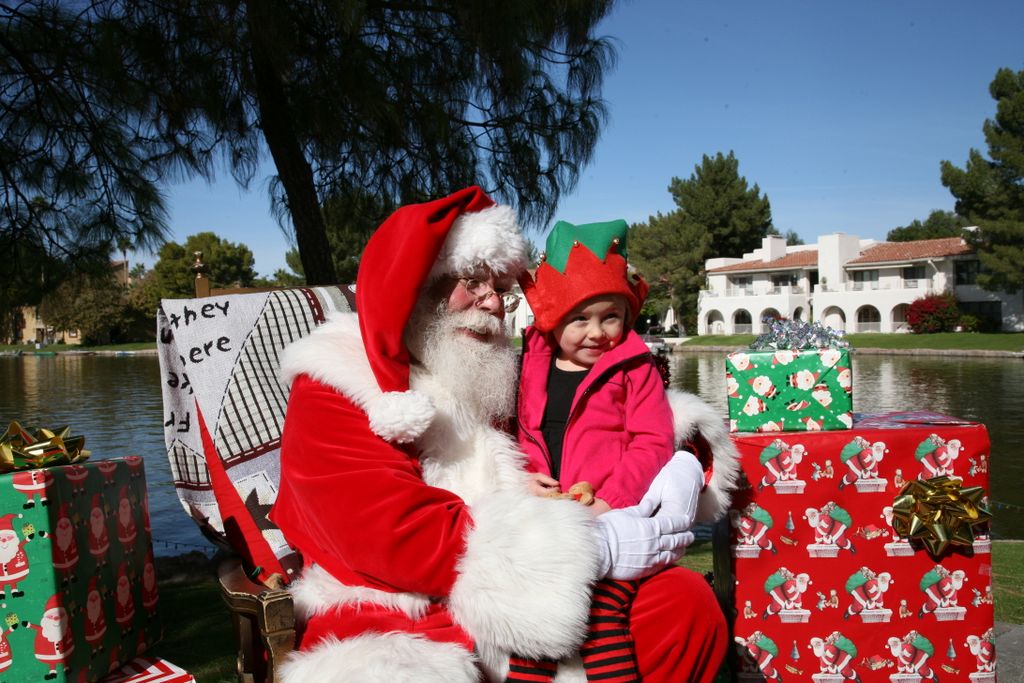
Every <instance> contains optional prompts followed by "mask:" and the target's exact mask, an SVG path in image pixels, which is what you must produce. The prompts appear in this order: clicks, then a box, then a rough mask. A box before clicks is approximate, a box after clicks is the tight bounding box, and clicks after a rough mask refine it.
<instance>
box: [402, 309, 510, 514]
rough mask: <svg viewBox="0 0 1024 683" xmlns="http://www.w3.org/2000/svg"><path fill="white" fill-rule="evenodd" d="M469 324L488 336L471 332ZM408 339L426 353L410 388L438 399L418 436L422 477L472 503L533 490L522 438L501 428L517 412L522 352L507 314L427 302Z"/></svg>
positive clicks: (419, 352)
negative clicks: (504, 319)
mask: <svg viewBox="0 0 1024 683" xmlns="http://www.w3.org/2000/svg"><path fill="white" fill-rule="evenodd" d="M464 328H468V329H470V330H473V331H475V332H477V333H481V334H485V335H486V336H487V339H485V340H479V339H475V338H472V337H469V336H467V335H466V334H464V333H463V332H461V331H460V330H461V329H464ZM409 330H410V333H409V335H408V339H407V343H408V346H409V349H410V351H411V352H412V353H413V355H414V356H415V357H417V358H419V359H420V363H419V364H414V365H413V366H412V367H411V370H410V378H409V384H410V388H412V389H414V390H416V391H420V392H423V393H424V394H427V395H428V396H430V397H431V399H432V400H433V402H434V406H435V407H436V409H437V414H436V416H435V417H434V420H433V422H432V423H431V425H430V427H429V429H427V431H426V432H425V433H424V434H423V435H422V436H421V437H420V438H419V439H417V441H416V445H417V446H418V447H419V451H420V463H421V465H422V467H423V478H424V481H426V482H427V483H428V484H430V485H431V486H437V487H440V488H444V489H446V490H449V491H452V492H453V493H455V494H457V495H458V496H459V497H461V498H462V499H463V500H465V501H466V502H467V503H469V504H472V503H473V502H474V501H475V500H478V499H479V498H480V497H481V496H488V495H493V494H494V493H496V492H498V491H503V490H509V489H519V490H522V491H524V492H525V490H526V475H525V473H524V470H523V456H522V454H521V452H520V451H519V449H518V448H517V446H516V444H515V441H514V440H513V439H512V438H511V437H509V436H508V435H507V434H505V433H503V432H501V431H499V430H498V429H495V428H494V426H493V425H494V424H495V422H498V421H501V420H504V419H506V418H509V417H511V416H512V415H513V414H514V412H515V397H516V364H517V357H516V352H515V350H514V349H512V348H511V346H510V345H509V343H508V338H507V337H506V336H505V333H504V328H503V326H502V323H501V321H500V320H498V319H497V318H495V317H494V316H491V315H488V314H487V313H484V312H483V311H479V310H476V309H471V310H468V311H462V312H458V313H449V312H447V311H446V310H445V309H444V305H443V304H442V305H441V306H437V305H431V304H430V303H421V304H420V306H419V307H418V308H417V310H416V311H415V312H414V313H413V316H412V319H411V321H410V325H409Z"/></svg>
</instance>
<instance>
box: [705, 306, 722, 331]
mask: <svg viewBox="0 0 1024 683" xmlns="http://www.w3.org/2000/svg"><path fill="white" fill-rule="evenodd" d="M705 334H725V318H724V317H723V316H722V312H721V311H708V316H707V323H706V326H705Z"/></svg>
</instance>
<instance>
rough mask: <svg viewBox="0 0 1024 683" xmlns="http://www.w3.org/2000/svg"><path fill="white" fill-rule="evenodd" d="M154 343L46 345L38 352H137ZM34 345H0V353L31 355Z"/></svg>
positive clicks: (152, 346)
mask: <svg viewBox="0 0 1024 683" xmlns="http://www.w3.org/2000/svg"><path fill="white" fill-rule="evenodd" d="M155 348H156V342H130V343H128V344H100V345H98V346H83V345H77V344H47V345H45V346H43V347H42V348H41V349H38V350H40V351H55V352H56V353H64V352H65V351H139V350H142V349H155ZM36 350H37V349H36V346H35V344H0V351H22V352H24V353H32V352H34V351H36Z"/></svg>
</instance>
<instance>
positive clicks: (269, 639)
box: [217, 557, 295, 683]
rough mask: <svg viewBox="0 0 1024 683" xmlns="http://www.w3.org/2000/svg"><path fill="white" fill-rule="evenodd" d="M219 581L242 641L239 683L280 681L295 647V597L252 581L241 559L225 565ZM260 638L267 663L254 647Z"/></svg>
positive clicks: (222, 567)
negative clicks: (286, 658)
mask: <svg viewBox="0 0 1024 683" xmlns="http://www.w3.org/2000/svg"><path fill="white" fill-rule="evenodd" d="M217 578H218V581H219V583H220V592H221V597H222V598H223V599H224V602H225V604H227V606H228V609H229V610H231V615H232V618H233V619H234V622H235V629H236V631H237V634H238V638H239V645H240V649H239V653H238V675H239V681H242V682H243V683H246V682H248V681H259V680H267V681H276V680H278V679H277V675H276V671H277V669H278V666H279V665H280V663H281V661H282V659H283V658H284V656H285V655H287V654H288V653H289V652H291V651H292V650H293V649H294V647H295V611H294V605H293V604H292V595H291V593H289V592H288V591H286V590H281V589H275V588H268V587H266V586H264V585H262V584H260V583H256V582H255V581H253V580H251V579H250V578H249V577H248V576H247V575H246V573H245V569H244V567H243V566H242V560H241V558H238V557H230V558H228V559H226V560H224V561H223V562H221V564H220V566H219V567H218V568H217ZM257 638H258V639H259V641H260V643H262V647H263V649H264V650H265V651H266V660H265V661H264V659H263V656H262V655H261V653H259V652H257V651H256V648H254V647H253V644H254V642H255V639H257ZM264 672H265V673H264Z"/></svg>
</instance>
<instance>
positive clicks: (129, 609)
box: [114, 562, 135, 631]
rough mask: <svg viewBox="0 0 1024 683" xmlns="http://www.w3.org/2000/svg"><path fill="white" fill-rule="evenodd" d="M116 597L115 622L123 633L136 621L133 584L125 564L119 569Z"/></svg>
mask: <svg viewBox="0 0 1024 683" xmlns="http://www.w3.org/2000/svg"><path fill="white" fill-rule="evenodd" d="M114 597H115V598H116V599H115V601H114V621H116V622H117V625H118V626H120V627H121V630H122V631H126V630H129V629H130V628H131V625H132V620H133V619H135V598H134V597H132V582H131V581H130V580H129V579H128V565H127V564H126V563H124V562H122V563H121V564H120V565H118V567H117V585H116V586H115V588H114Z"/></svg>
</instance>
